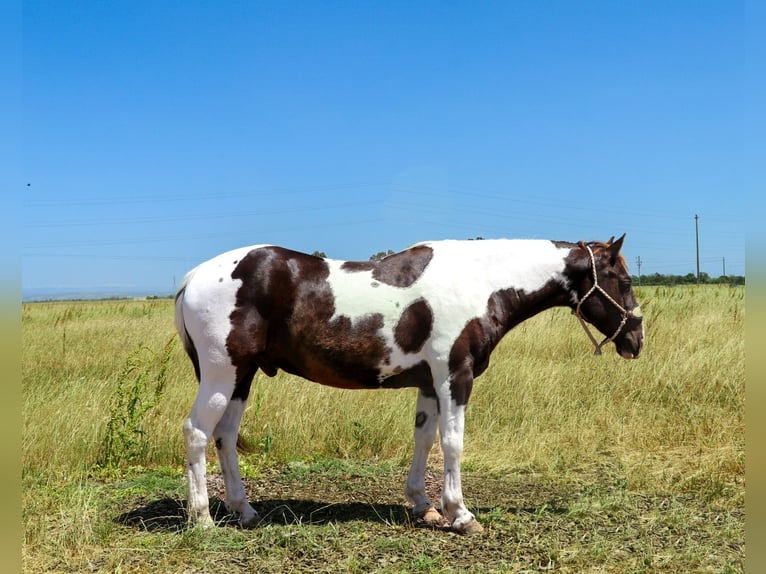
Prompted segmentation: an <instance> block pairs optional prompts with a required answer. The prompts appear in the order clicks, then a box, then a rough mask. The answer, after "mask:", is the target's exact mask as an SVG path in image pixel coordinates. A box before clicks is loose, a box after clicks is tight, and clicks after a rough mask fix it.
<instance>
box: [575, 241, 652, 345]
mask: <svg viewBox="0 0 766 574" xmlns="http://www.w3.org/2000/svg"><path fill="white" fill-rule="evenodd" d="M585 248H586V249H587V250H588V255H590V263H591V269H592V270H593V287H591V288H590V290H589V291H588V292H587V293H586V294H585V295H584V296H583V298H582V299H580V300H579V301H578V302H577V308H576V309H575V315H577V318H578V319H579V320H580V324H581V325H582V327H583V329H585V332H586V333H587V334H588V337H589V338H590V340H591V343H593V346H594V347H595V348H596V351H595V353H594V354H595V355H600V354H601V347H603V346H604V345H606V344H607V343H610V342H612V341H614V340H615V339H616V338H617V335H619V334H620V333H621V332H622V329H623V327H625V323H627V322H628V319H631V318H633V317H635V318H637V319H640V318H641V317H642V316H643V315H642V313H641V306H640V305H636V306H635V307H634V308H633V309H630V310H628V309H625V307H623V306H622V305H620V304H619V303H618V302H617V301H615V300H614V299H613V298H612V297H611V295H609V293H607V292H606V291H605V290H604V289H603V287H601V285H599V284H598V273H596V258H595V257H594V256H593V250H592V249H591V248H590V245H586V246H585ZM594 291H599V292H600V293H601V294H602V295H603V296H604V297H606V299H607V301H609V302H610V303H612V305H614V306H615V307H617V309H618V310H619V311H620V313H622V319H621V321H620V324H619V325H618V326H617V330H615V332H614V333H613V334H612V336H611V337H605V338H604V340H603V341H601V342H600V343H598V342H596V338H595V337H594V336H593V333H591V332H590V329H589V328H588V321H586V319H585V318H584V317H583V316H582V313H580V307H581V306H582V304H583V303H584V302H585V300H586V299H587V298H588V297H590V296H591V295H593V292H594Z"/></svg>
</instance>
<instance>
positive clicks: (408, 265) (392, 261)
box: [341, 245, 434, 288]
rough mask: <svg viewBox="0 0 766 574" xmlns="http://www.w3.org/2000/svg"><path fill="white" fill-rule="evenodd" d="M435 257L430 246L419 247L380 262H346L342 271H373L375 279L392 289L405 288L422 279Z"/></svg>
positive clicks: (342, 266) (395, 254)
mask: <svg viewBox="0 0 766 574" xmlns="http://www.w3.org/2000/svg"><path fill="white" fill-rule="evenodd" d="M433 255H434V253H433V249H431V248H430V247H429V246H427V245H417V246H415V247H410V248H409V249H406V250H404V251H400V252H399V253H394V254H393V255H389V256H388V257H384V258H383V259H381V260H380V261H346V262H345V263H343V265H341V269H343V270H344V271H348V272H359V271H370V270H371V271H372V277H373V279H376V280H377V281H380V282H381V283H385V284H386V285H390V286H392V287H401V288H405V287H409V286H411V285H412V284H413V283H415V281H417V280H418V279H419V278H420V276H421V275H422V274H423V271H425V269H426V267H428V264H429V263H430V262H431V259H432V258H433Z"/></svg>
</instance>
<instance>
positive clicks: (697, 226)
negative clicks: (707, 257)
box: [694, 213, 700, 285]
mask: <svg viewBox="0 0 766 574" xmlns="http://www.w3.org/2000/svg"><path fill="white" fill-rule="evenodd" d="M694 229H695V236H696V238H697V284H698V285H699V282H700V216H699V215H697V214H696V213H695V214H694Z"/></svg>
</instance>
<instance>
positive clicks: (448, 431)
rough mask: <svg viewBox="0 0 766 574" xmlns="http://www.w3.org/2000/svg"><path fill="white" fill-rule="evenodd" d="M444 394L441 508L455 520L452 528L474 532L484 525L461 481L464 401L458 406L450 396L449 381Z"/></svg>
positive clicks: (445, 514) (449, 517) (440, 426)
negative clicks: (469, 503) (472, 509)
mask: <svg viewBox="0 0 766 574" xmlns="http://www.w3.org/2000/svg"><path fill="white" fill-rule="evenodd" d="M444 388H445V390H446V391H447V392H446V393H444V394H447V395H448V396H446V397H445V396H444V394H443V395H442V399H441V404H442V405H444V406H443V408H442V412H441V417H440V419H439V432H440V434H441V446H442V452H443V454H444V488H443V489H442V512H443V513H444V516H445V517H446V518H447V519H449V520H451V521H452V528H454V529H455V530H457V531H458V532H460V533H463V534H474V533H477V532H481V531H482V530H483V529H482V528H481V525H479V523H478V522H477V521H476V517H474V515H473V514H472V513H471V512H469V510H468V509H467V508H466V506H465V504H464V502H463V487H462V484H461V481H460V460H461V458H462V456H463V430H464V422H465V405H462V406H458V405H456V404H455V402H454V401H453V400H452V398H451V397H450V396H449V385H445V386H444Z"/></svg>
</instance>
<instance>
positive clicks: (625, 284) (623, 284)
mask: <svg viewBox="0 0 766 574" xmlns="http://www.w3.org/2000/svg"><path fill="white" fill-rule="evenodd" d="M632 284H633V283H632V282H631V280H630V279H629V278H628V279H621V280H620V289H622V290H623V291H628V290H629V289H630V288H631V286H632Z"/></svg>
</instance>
